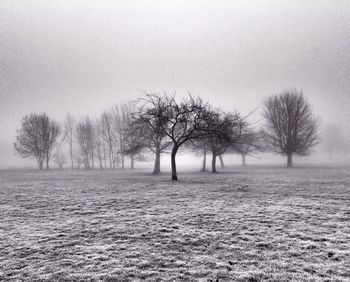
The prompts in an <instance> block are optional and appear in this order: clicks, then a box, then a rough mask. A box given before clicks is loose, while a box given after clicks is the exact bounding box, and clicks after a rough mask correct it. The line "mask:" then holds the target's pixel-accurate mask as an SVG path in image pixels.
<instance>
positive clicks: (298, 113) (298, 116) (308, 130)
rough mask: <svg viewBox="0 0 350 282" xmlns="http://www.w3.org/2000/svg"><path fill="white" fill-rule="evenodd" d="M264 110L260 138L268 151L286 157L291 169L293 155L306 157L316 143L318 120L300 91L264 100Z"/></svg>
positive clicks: (287, 92)
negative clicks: (262, 138)
mask: <svg viewBox="0 0 350 282" xmlns="http://www.w3.org/2000/svg"><path fill="white" fill-rule="evenodd" d="M264 107H265V109H264V117H265V119H266V125H265V127H264V131H263V136H264V139H265V141H266V143H267V145H268V146H269V149H270V150H272V151H274V152H276V153H279V154H283V155H286V156H287V167H291V166H292V156H293V154H298V155H307V154H308V153H309V152H310V149H311V148H312V147H313V146H315V145H316V144H318V143H319V138H318V135H317V131H318V128H319V121H318V120H317V119H316V118H314V117H313V114H312V111H311V107H310V105H309V103H308V102H307V101H306V99H305V97H304V95H303V92H302V91H297V90H291V91H283V92H282V93H281V94H279V95H275V96H272V97H270V98H268V99H267V100H266V101H265V103H264Z"/></svg>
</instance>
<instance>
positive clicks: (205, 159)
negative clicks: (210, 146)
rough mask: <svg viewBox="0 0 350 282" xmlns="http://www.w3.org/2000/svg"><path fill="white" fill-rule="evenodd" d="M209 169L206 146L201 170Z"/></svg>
mask: <svg viewBox="0 0 350 282" xmlns="http://www.w3.org/2000/svg"><path fill="white" fill-rule="evenodd" d="M206 170H207V148H204V150H203V165H202V169H201V171H206Z"/></svg>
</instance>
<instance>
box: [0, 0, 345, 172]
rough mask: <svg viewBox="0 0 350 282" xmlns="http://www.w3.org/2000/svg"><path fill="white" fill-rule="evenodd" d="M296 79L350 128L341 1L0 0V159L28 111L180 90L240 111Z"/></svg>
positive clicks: (10, 159) (8, 155) (9, 157)
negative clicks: (143, 92)
mask: <svg viewBox="0 0 350 282" xmlns="http://www.w3.org/2000/svg"><path fill="white" fill-rule="evenodd" d="M294 87H296V88H298V89H303V90H304V93H305V95H306V96H307V97H308V100H309V101H310V103H311V104H312V105H313V109H314V112H315V114H317V115H318V116H320V117H321V120H322V123H323V124H328V123H339V124H340V125H341V126H342V128H343V129H344V131H345V130H346V131H350V126H349V121H350V1H341V0H330V1H295V0H293V1H292V0H290V1H281V0H278V1H219V0H216V1H179V0H177V1H164V0H163V1H120V2H119V3H118V1H101V0H99V1H97V0H96V1H86V0H85V1H62V0H60V1H46V0H43V1H15V0H8V1H6V0H0V101H1V103H0V118H1V120H0V153H1V158H0V167H5V166H13V165H16V164H17V165H18V164H20V163H21V159H20V158H19V157H15V156H13V154H14V150H13V142H14V141H15V136H16V128H19V126H20V120H21V118H22V116H24V115H25V114H28V113H30V112H44V111H45V112H47V113H48V114H49V115H50V116H52V117H53V118H55V119H57V120H58V121H61V120H62V119H63V117H64V115H65V114H66V113H67V112H71V113H72V114H74V115H76V116H77V117H79V116H82V115H84V114H89V115H91V116H93V117H95V116H97V115H98V114H99V113H101V112H102V111H103V110H105V109H109V108H110V107H112V106H113V105H114V104H115V103H117V102H118V101H126V100H127V99H128V98H129V97H137V96H138V95H139V93H140V91H168V92H174V91H176V92H177V93H178V94H179V95H183V94H186V92H187V90H189V91H190V92H191V93H193V94H195V95H201V96H203V97H204V98H205V99H207V100H209V101H210V102H212V103H213V104H215V105H217V106H222V107H224V108H225V109H238V110H240V111H242V112H243V113H247V112H249V111H250V110H252V109H254V108H255V107H256V106H258V105H259V104H260V103H261V102H262V100H263V99H264V98H266V97H267V96H269V95H272V94H276V93H278V92H280V91H281V90H283V89H289V88H294ZM255 118H259V116H256V117H255Z"/></svg>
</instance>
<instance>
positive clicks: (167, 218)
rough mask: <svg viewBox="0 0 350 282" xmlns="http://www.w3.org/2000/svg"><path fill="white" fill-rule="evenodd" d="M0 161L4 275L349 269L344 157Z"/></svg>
mask: <svg viewBox="0 0 350 282" xmlns="http://www.w3.org/2000/svg"><path fill="white" fill-rule="evenodd" d="M168 179H169V175H162V176H159V177H155V176H152V175H150V174H148V173H145V172H144V171H143V172H142V171H135V172H130V171H125V172H120V171H117V172H116V171H104V172H100V171H89V172H86V171H73V172H72V171H63V172H62V171H50V172H37V171H0V280H1V281H3V280H4V281H6V280H14V281H15V280H17V281H22V280H27V281H100V280H103V281H138V280H148V281H349V279H350V169H346V168H338V169H335V168H330V169H326V168H317V169H316V168H297V169H291V170H287V169H281V168H261V167H260V168H254V167H250V168H246V169H243V168H238V167H236V168H233V169H232V168H231V169H227V170H225V171H223V172H221V173H218V174H215V175H212V174H211V173H193V174H187V173H185V174H181V175H180V179H181V180H180V181H179V182H178V183H174V182H171V181H169V180H168Z"/></svg>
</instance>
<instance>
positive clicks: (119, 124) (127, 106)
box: [113, 103, 134, 169]
mask: <svg viewBox="0 0 350 282" xmlns="http://www.w3.org/2000/svg"><path fill="white" fill-rule="evenodd" d="M133 110H134V104H133V103H124V104H121V105H116V106H115V107H114V109H113V118H114V120H113V121H114V123H113V125H114V142H115V144H116V145H117V150H118V153H119V156H120V161H121V166H122V169H124V168H125V152H126V150H127V142H128V140H127V138H128V134H129V132H128V127H129V125H130V120H131V112H132V111H133Z"/></svg>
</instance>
